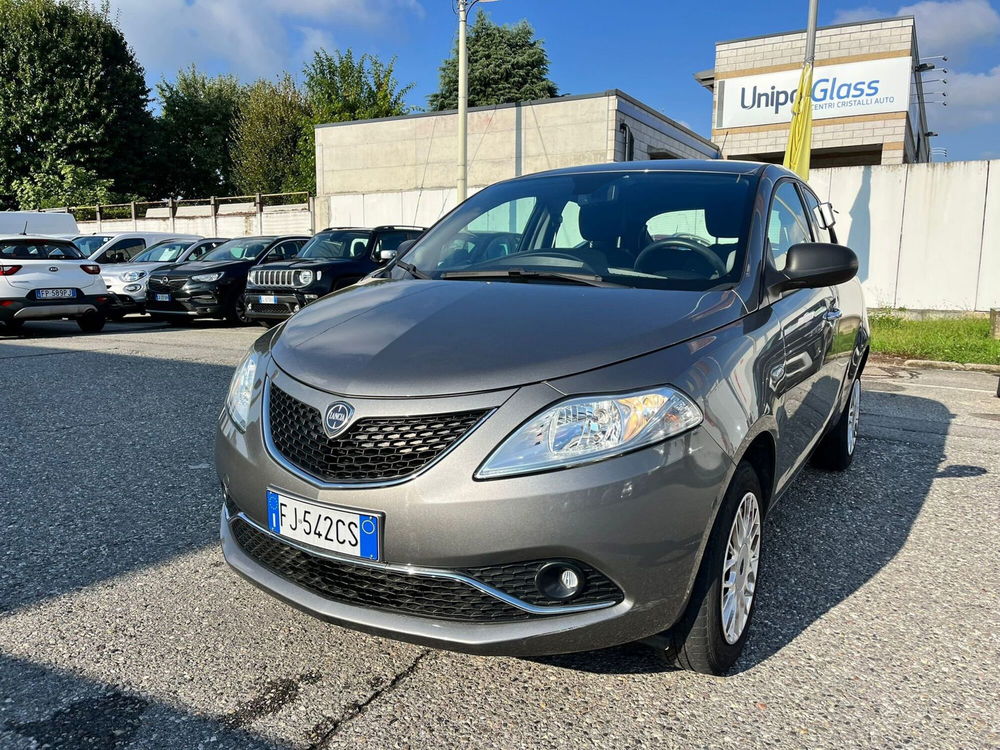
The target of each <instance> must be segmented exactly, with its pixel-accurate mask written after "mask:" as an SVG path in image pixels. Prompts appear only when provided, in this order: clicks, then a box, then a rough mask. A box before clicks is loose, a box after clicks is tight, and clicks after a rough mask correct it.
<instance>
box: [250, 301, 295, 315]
mask: <svg viewBox="0 0 1000 750" xmlns="http://www.w3.org/2000/svg"><path fill="white" fill-rule="evenodd" d="M249 307H250V312H259V313H268V314H274V315H289V314H290V313H291V312H292V310H291V308H290V307H289V306H288V305H283V304H276V305H275V304H271V303H269V302H251V303H250V306H249Z"/></svg>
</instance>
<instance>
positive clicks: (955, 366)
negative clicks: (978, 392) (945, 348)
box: [903, 359, 1000, 375]
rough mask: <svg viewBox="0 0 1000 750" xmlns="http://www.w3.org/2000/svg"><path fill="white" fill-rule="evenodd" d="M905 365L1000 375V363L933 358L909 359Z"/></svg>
mask: <svg viewBox="0 0 1000 750" xmlns="http://www.w3.org/2000/svg"><path fill="white" fill-rule="evenodd" d="M903 367H915V368H918V369H925V370H927V369H933V370H965V371H966V372H988V373H990V374H991V375H1000V365H982V364H975V363H970V364H965V365H963V364H961V363H959V362H938V361H936V360H933V359H908V360H906V361H905V362H903Z"/></svg>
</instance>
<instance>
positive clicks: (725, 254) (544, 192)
mask: <svg viewBox="0 0 1000 750" xmlns="http://www.w3.org/2000/svg"><path fill="white" fill-rule="evenodd" d="M755 183H756V177H751V176H747V175H737V174H725V173H714V172H686V171H684V172H681V171H678V172H590V173H579V174H569V175H554V176H550V177H537V178H529V179H522V180H514V181H511V182H507V183H500V184H498V185H494V186H492V187H489V188H486V189H485V190H482V191H480V192H478V193H476V194H475V195H474V196H472V198H470V199H469V200H468V201H466V202H465V203H464V204H462V205H461V206H459V207H458V208H457V209H456V210H455V211H454V212H453V213H452V214H450V215H449V216H448V217H446V218H445V219H444V220H443V221H442V222H441V223H440V224H438V225H437V226H436V227H435V228H434V229H432V230H430V231H429V232H428V233H427V235H426V236H425V237H424V238H423V239H422V240H420V241H419V242H418V243H417V245H416V246H414V248H413V250H412V251H411V252H409V253H407V254H406V255H405V258H404V263H405V264H408V265H410V266H411V267H412V268H413V269H414V271H415V272H416V273H415V274H414V275H427V276H429V277H430V278H435V279H437V278H460V277H461V276H462V275H463V274H464V273H468V274H470V276H471V277H474V278H481V279H487V280H492V279H491V278H490V276H489V274H488V273H486V272H488V271H495V272H496V276H497V277H509V278H511V279H512V280H514V279H515V277H516V280H522V281H523V280H528V279H533V280H536V281H537V280H542V281H546V280H549V281H552V282H553V283H563V282H565V281H567V280H566V279H562V280H559V279H555V278H549V279H546V278H545V274H552V273H561V274H564V275H565V274H580V275H586V276H587V277H591V278H593V277H600V278H601V279H603V280H604V281H607V282H609V283H612V284H616V285H625V286H631V287H642V288H647V289H687V290H707V289H712V288H716V287H720V286H723V285H729V284H734V283H735V282H737V281H739V279H740V277H741V275H742V273H743V258H744V255H745V248H746V235H747V232H748V227H749V223H750V221H749V219H750V214H751V202H752V200H753V195H754V190H755ZM403 267H404V268H405V267H406V266H405V265H404V266H403ZM512 271H513V272H514V273H513V274H512V273H511V272H512ZM525 271H526V272H528V273H527V274H525V273H519V272H525ZM539 276H541V279H539Z"/></svg>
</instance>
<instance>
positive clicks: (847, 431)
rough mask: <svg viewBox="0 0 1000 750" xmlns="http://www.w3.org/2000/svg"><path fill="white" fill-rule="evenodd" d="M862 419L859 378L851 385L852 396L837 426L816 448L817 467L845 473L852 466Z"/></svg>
mask: <svg viewBox="0 0 1000 750" xmlns="http://www.w3.org/2000/svg"><path fill="white" fill-rule="evenodd" d="M860 418H861V378H857V379H855V381H854V382H853V383H852V384H851V396H850V398H849V399H848V400H847V406H845V407H844V411H843V413H842V414H841V415H840V419H838V420H837V424H836V425H834V427H833V429H832V430H830V432H829V433H827V434H826V436H825V437H824V438H823V439H822V440H821V441H820V442H819V445H817V446H816V450H815V452H814V453H813V455H812V462H813V464H814V465H815V466H817V467H819V468H821V469H826V470H827V471H845V470H846V469H847V467H849V466H850V465H851V462H852V461H853V460H854V453H855V451H856V450H857V444H858V422H859V421H860Z"/></svg>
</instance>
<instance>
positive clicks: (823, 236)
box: [802, 190, 833, 242]
mask: <svg viewBox="0 0 1000 750" xmlns="http://www.w3.org/2000/svg"><path fill="white" fill-rule="evenodd" d="M802 197H803V198H805V201H806V208H808V209H809V218H810V219H812V225H813V231H814V232H815V233H816V241H817V242H833V240H832V239H831V238H830V230H829V229H824V228H823V226H822V224H821V222H820V217H819V200H817V198H816V196H815V195H813V194H812V191H811V190H803V191H802Z"/></svg>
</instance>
